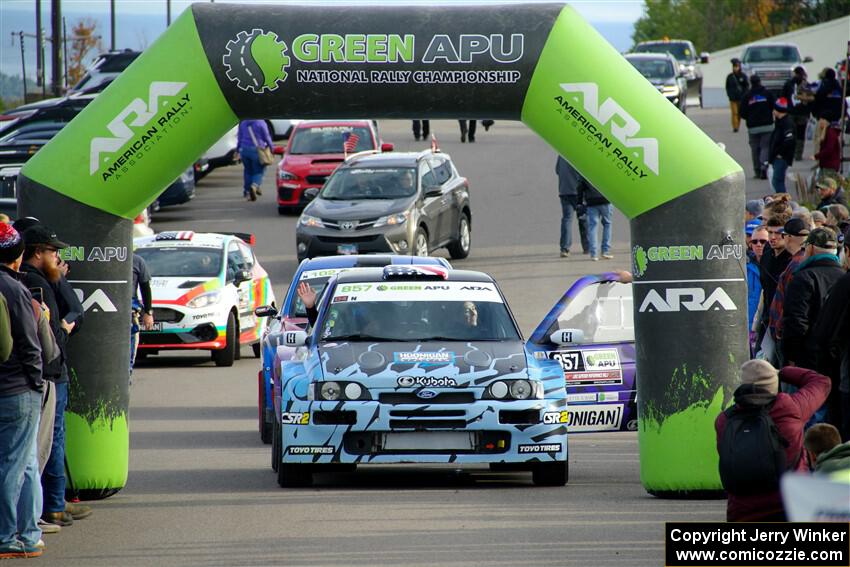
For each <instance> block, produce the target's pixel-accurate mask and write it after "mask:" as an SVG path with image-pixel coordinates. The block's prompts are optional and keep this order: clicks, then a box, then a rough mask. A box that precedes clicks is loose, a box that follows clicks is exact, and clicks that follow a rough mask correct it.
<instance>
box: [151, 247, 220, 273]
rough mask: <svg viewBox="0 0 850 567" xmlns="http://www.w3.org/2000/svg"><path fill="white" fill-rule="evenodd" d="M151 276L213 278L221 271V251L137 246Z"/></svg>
mask: <svg viewBox="0 0 850 567" xmlns="http://www.w3.org/2000/svg"><path fill="white" fill-rule="evenodd" d="M135 253H136V254H138V255H139V256H141V257H142V258H144V260H145V263H146V264H147V266H148V271H150V273H151V276H153V277H187V278H213V277H216V276H218V275H219V274H220V273H221V251H220V250H217V249H215V248H183V247H180V248H177V247H173V248H172V247H156V248H139V249H137V250H136V251H135Z"/></svg>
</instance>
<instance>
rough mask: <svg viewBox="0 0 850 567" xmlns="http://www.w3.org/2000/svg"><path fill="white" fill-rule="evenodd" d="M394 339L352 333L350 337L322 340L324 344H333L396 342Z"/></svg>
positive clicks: (331, 337) (333, 337)
mask: <svg viewBox="0 0 850 567" xmlns="http://www.w3.org/2000/svg"><path fill="white" fill-rule="evenodd" d="M395 340H397V339H394V338H392V337H377V336H375V335H366V334H360V333H352V334H350V335H339V336H330V337H327V338H324V339H322V342H333V341H351V342H355V341H395Z"/></svg>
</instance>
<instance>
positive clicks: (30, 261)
mask: <svg viewBox="0 0 850 567" xmlns="http://www.w3.org/2000/svg"><path fill="white" fill-rule="evenodd" d="M23 236H24V241H25V242H26V251H25V252H24V263H23V265H22V268H21V269H22V271H23V273H24V274H25V284H26V286H27V287H28V288H29V289H30V290H31V291H33V290H38V291H39V293H40V294H41V297H42V299H41V300H42V302H43V303H44V304H45V305H47V308H48V310H49V311H50V328H51V330H52V331H53V336H54V338H55V339H56V345H57V346H58V347H59V350H60V353H61V354H60V356H59V357H58V358H57V359H56V360H55V361H54V362H52V363H50V364H48V365H47V366H46V367H45V368H44V378H45V379H46V380H50V381H51V382H53V383H54V384H55V386H56V417H55V419H54V421H53V445H52V447H51V450H50V458H49V459H48V460H47V464H46V465H45V467H44V472H43V473H42V477H41V484H42V489H43V491H44V509H43V512H42V519H43V520H44V521H46V522H50V523H53V524H57V525H60V526H67V525H70V524H71V523H73V517H72V515H71V514H70V513H69V512H67V511H66V510H65V408H66V407H67V405H68V372H67V370H66V368H65V353H66V346H67V343H68V337H69V336H70V334H71V331H73V329H74V326H75V323H74V322H73V321H70V322H69V321H68V320H67V319H66V317H67V316H68V314H67V313H63V311H62V309H61V308H60V306H59V301H58V295H57V293H56V288H55V286H56V284H57V283H58V282H59V279H60V276H61V272H60V271H59V256H58V252H59V250H60V249H62V248H67V246H68V245H67V244H65V243H64V242H62V241H61V240H59V239H58V238H57V237H56V234H54V233H53V231H51V230H50V229H49V228H47V227H45V226H44V225H41V224H38V225H35V226H32V227H30V228H28V229H27V230H25V231H24V235H23Z"/></svg>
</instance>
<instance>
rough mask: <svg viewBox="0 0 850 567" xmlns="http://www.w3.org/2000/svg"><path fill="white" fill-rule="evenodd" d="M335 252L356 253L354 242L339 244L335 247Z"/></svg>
mask: <svg viewBox="0 0 850 567" xmlns="http://www.w3.org/2000/svg"><path fill="white" fill-rule="evenodd" d="M336 253H337V254H357V245H356V244H340V245H339V246H337V247H336Z"/></svg>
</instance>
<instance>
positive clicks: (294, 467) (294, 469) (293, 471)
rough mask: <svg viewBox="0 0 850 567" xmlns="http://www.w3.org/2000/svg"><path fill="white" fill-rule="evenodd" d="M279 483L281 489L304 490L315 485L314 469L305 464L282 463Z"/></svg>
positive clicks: (279, 469)
mask: <svg viewBox="0 0 850 567" xmlns="http://www.w3.org/2000/svg"><path fill="white" fill-rule="evenodd" d="M277 483H278V484H279V485H280V487H281V488H303V487H305V486H310V485H312V484H313V469H312V467H311V466H310V465H305V464H303V463H280V464H279V465H278V468H277Z"/></svg>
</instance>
